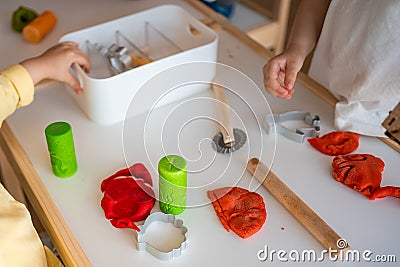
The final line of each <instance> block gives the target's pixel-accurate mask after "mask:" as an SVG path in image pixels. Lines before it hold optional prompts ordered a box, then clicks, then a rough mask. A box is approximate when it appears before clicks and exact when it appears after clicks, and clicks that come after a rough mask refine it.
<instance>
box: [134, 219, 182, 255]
mask: <svg viewBox="0 0 400 267" xmlns="http://www.w3.org/2000/svg"><path fill="white" fill-rule="evenodd" d="M153 222H165V223H171V224H173V225H174V226H175V227H176V228H179V229H181V233H182V235H183V237H184V239H183V241H182V243H181V245H180V246H179V247H178V248H174V249H172V250H170V251H167V252H164V251H160V250H159V249H157V248H156V247H154V246H152V245H150V244H149V243H147V242H146V241H144V235H145V233H146V230H147V228H148V227H149V226H150V224H152V223H153ZM139 229H140V231H136V238H137V249H138V250H139V251H147V252H148V253H150V254H151V255H153V256H154V257H156V258H158V259H160V260H164V261H167V260H172V259H174V258H176V257H179V256H180V255H181V254H182V252H183V251H184V250H185V249H186V248H187V240H188V229H187V228H186V227H185V226H184V225H183V221H182V220H180V219H176V218H175V215H172V214H165V213H162V212H154V213H152V214H150V215H149V216H148V217H147V218H146V220H145V221H144V224H143V225H141V226H139Z"/></svg>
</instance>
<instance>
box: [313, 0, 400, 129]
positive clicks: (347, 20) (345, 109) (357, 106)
mask: <svg viewBox="0 0 400 267" xmlns="http://www.w3.org/2000/svg"><path fill="white" fill-rule="evenodd" d="M309 75H310V76H311V77H312V78H313V79H315V80H316V81H318V82H319V83H321V84H322V85H324V86H325V87H326V88H328V89H329V90H331V91H332V92H333V93H334V94H335V95H337V96H340V98H339V99H340V102H339V103H337V105H336V108H335V127H336V128H337V129H338V130H344V131H353V132H357V133H360V134H364V135H371V136H384V132H385V129H384V128H383V127H382V125H381V124H382V122H383V121H384V119H385V118H386V117H387V116H388V114H389V111H390V110H392V109H393V108H394V107H395V106H396V104H397V103H399V101H400V0H379V1H377V0H351V1H349V0H333V1H332V2H331V4H330V6H329V9H328V12H327V15H326V18H325V22H324V26H323V28H322V32H321V36H320V39H319V42H318V44H317V47H316V50H315V53H314V56H313V61H312V63H311V66H310V71H309Z"/></svg>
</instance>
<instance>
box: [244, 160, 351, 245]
mask: <svg viewBox="0 0 400 267" xmlns="http://www.w3.org/2000/svg"><path fill="white" fill-rule="evenodd" d="M246 169H247V170H248V171H249V172H250V173H251V174H252V175H253V176H254V177H255V178H256V179H257V180H258V181H259V182H260V183H261V184H262V185H263V186H264V187H265V188H266V189H267V190H268V191H269V192H270V193H271V194H272V195H273V196H274V197H275V198H276V199H277V200H278V201H279V203H281V204H282V205H283V206H284V207H285V208H286V209H287V210H288V211H289V212H290V213H291V214H292V215H293V216H294V217H295V218H296V219H297V220H298V221H299V222H300V223H301V224H302V225H303V226H304V227H305V228H306V229H307V230H308V231H309V232H310V233H311V234H312V235H313V236H314V237H315V238H316V239H317V240H318V241H319V242H320V243H321V244H322V245H323V246H324V248H326V249H328V250H331V249H334V250H337V251H339V250H341V249H349V248H350V246H349V245H348V244H347V246H346V247H344V248H343V247H342V248H340V247H338V243H337V241H338V240H342V238H341V237H340V236H339V235H338V234H337V233H336V232H335V231H334V230H333V229H332V228H331V227H330V226H329V225H328V224H327V223H326V222H325V221H324V220H322V219H321V217H319V216H318V214H316V213H315V212H314V211H313V210H312V209H311V208H310V207H309V206H308V205H307V204H306V203H305V202H304V201H303V200H302V199H301V198H300V197H299V196H297V195H296V194H295V193H294V192H293V191H292V190H291V189H290V188H289V187H288V186H287V185H286V184H285V183H284V182H282V180H281V179H279V177H278V176H276V175H275V174H274V173H273V172H272V171H271V170H269V169H268V167H267V166H265V165H264V163H262V162H261V161H260V160H259V159H257V158H252V159H250V160H249V161H248V163H247V168H246Z"/></svg>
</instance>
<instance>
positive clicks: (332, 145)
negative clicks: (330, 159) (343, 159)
mask: <svg viewBox="0 0 400 267" xmlns="http://www.w3.org/2000/svg"><path fill="white" fill-rule="evenodd" d="M359 139H360V135H359V134H357V133H352V132H331V133H328V134H326V135H324V136H321V137H316V138H309V139H307V140H308V142H309V143H310V144H311V145H312V146H313V147H314V148H315V149H317V150H318V151H320V152H321V153H324V154H326V155H329V156H338V155H345V154H348V153H351V152H353V151H355V150H356V149H357V148H358V141H359Z"/></svg>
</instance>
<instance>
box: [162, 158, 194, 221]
mask: <svg viewBox="0 0 400 267" xmlns="http://www.w3.org/2000/svg"><path fill="white" fill-rule="evenodd" d="M158 173H159V193H160V210H161V211H162V212H164V213H169V214H173V215H177V214H180V213H182V212H183V211H184V210H185V208H186V186H187V170H186V161H185V159H184V158H182V157H180V156H176V155H169V156H165V157H163V158H162V159H161V160H160V162H159V163H158Z"/></svg>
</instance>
